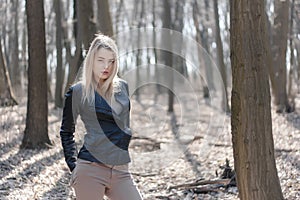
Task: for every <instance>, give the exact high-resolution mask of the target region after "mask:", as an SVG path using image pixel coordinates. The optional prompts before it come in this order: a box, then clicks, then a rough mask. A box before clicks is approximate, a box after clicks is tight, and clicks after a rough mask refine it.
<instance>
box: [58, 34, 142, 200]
mask: <svg viewBox="0 0 300 200" xmlns="http://www.w3.org/2000/svg"><path fill="white" fill-rule="evenodd" d="M117 57H118V51H117V46H116V44H115V42H114V41H113V40H112V39H111V38H109V37H108V36H104V35H101V34H99V35H96V37H95V39H94V40H93V42H92V43H91V46H90V48H89V51H88V53H87V55H86V58H85V60H84V64H83V77H82V81H80V82H78V83H76V84H74V85H73V86H72V87H70V89H69V91H68V92H67V93H66V95H65V97H66V98H65V106H64V109H63V119H62V126H61V130H60V136H61V141H62V146H63V150H64V156H65V160H66V162H67V164H68V167H69V168H70V170H71V171H72V176H71V181H70V184H71V186H72V187H74V189H75V193H76V197H77V199H79V200H81V199H82V200H86V199H88V200H94V199H97V200H98V199H103V196H104V195H106V196H108V197H109V198H110V199H112V200H139V199H142V198H141V195H140V193H139V191H138V190H137V188H136V186H135V184H134V182H133V180H132V177H131V174H130V172H129V171H128V163H129V162H130V157H129V153H128V145H129V142H130V138H131V131H130V128H129V110H130V101H129V96H128V95H129V92H128V85H127V83H126V82H125V81H124V80H122V79H119V78H117V72H118V60H117ZM78 115H80V117H81V120H82V121H83V123H84V126H85V128H86V134H85V136H84V141H83V146H82V148H81V149H80V151H79V153H78V155H77V150H76V145H75V140H74V132H75V122H76V119H77V116H78Z"/></svg>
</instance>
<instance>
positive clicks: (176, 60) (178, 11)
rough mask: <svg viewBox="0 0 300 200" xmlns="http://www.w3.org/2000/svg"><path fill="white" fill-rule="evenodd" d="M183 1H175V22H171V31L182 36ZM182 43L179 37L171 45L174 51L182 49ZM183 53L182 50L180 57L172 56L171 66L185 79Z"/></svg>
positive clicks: (185, 70) (185, 71)
mask: <svg viewBox="0 0 300 200" xmlns="http://www.w3.org/2000/svg"><path fill="white" fill-rule="evenodd" d="M183 9H184V1H182V0H177V1H176V6H175V20H173V21H174V22H172V24H173V29H174V30H175V31H178V32H180V33H181V34H182V30H183V19H184V10H183ZM175 45H176V46H175ZM184 45H185V44H184V43H183V37H180V38H179V39H178V40H177V41H176V43H173V46H172V48H174V49H184V48H185V47H184ZM183 52H184V50H183V51H182V52H180V53H181V54H180V55H175V54H173V64H174V68H175V67H176V70H177V71H179V73H181V74H182V75H184V76H185V77H187V76H188V73H187V66H186V63H185V59H184V58H183V57H182V53H183Z"/></svg>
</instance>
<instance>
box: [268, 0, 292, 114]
mask: <svg viewBox="0 0 300 200" xmlns="http://www.w3.org/2000/svg"><path fill="white" fill-rule="evenodd" d="M274 7H275V18H274V25H273V31H272V33H273V34H272V35H273V40H272V46H273V49H272V50H273V51H272V53H273V59H274V61H273V64H274V69H275V70H274V71H275V78H274V81H275V84H276V86H277V88H275V89H274V91H275V92H274V94H275V96H274V97H275V104H276V105H277V106H278V107H277V112H280V113H282V112H285V111H286V112H291V111H292V108H291V106H290V104H289V101H288V97H287V89H286V87H287V80H286V76H287V69H286V50H287V39H288V38H287V36H288V30H289V29H288V26H289V21H288V19H289V1H288V0H275V2H274ZM272 85H273V84H272Z"/></svg>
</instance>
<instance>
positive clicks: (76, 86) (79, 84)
mask: <svg viewBox="0 0 300 200" xmlns="http://www.w3.org/2000/svg"><path fill="white" fill-rule="evenodd" d="M70 88H71V89H72V90H73V91H75V92H79V91H80V92H81V91H82V82H77V83H74V84H73V85H72V86H71V87H70Z"/></svg>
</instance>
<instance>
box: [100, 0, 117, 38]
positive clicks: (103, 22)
mask: <svg viewBox="0 0 300 200" xmlns="http://www.w3.org/2000/svg"><path fill="white" fill-rule="evenodd" d="M97 5H98V15H97V16H98V29H99V30H100V32H101V33H103V34H104V35H108V36H113V35H114V31H113V26H112V20H111V16H110V9H109V1H108V0H97Z"/></svg>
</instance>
